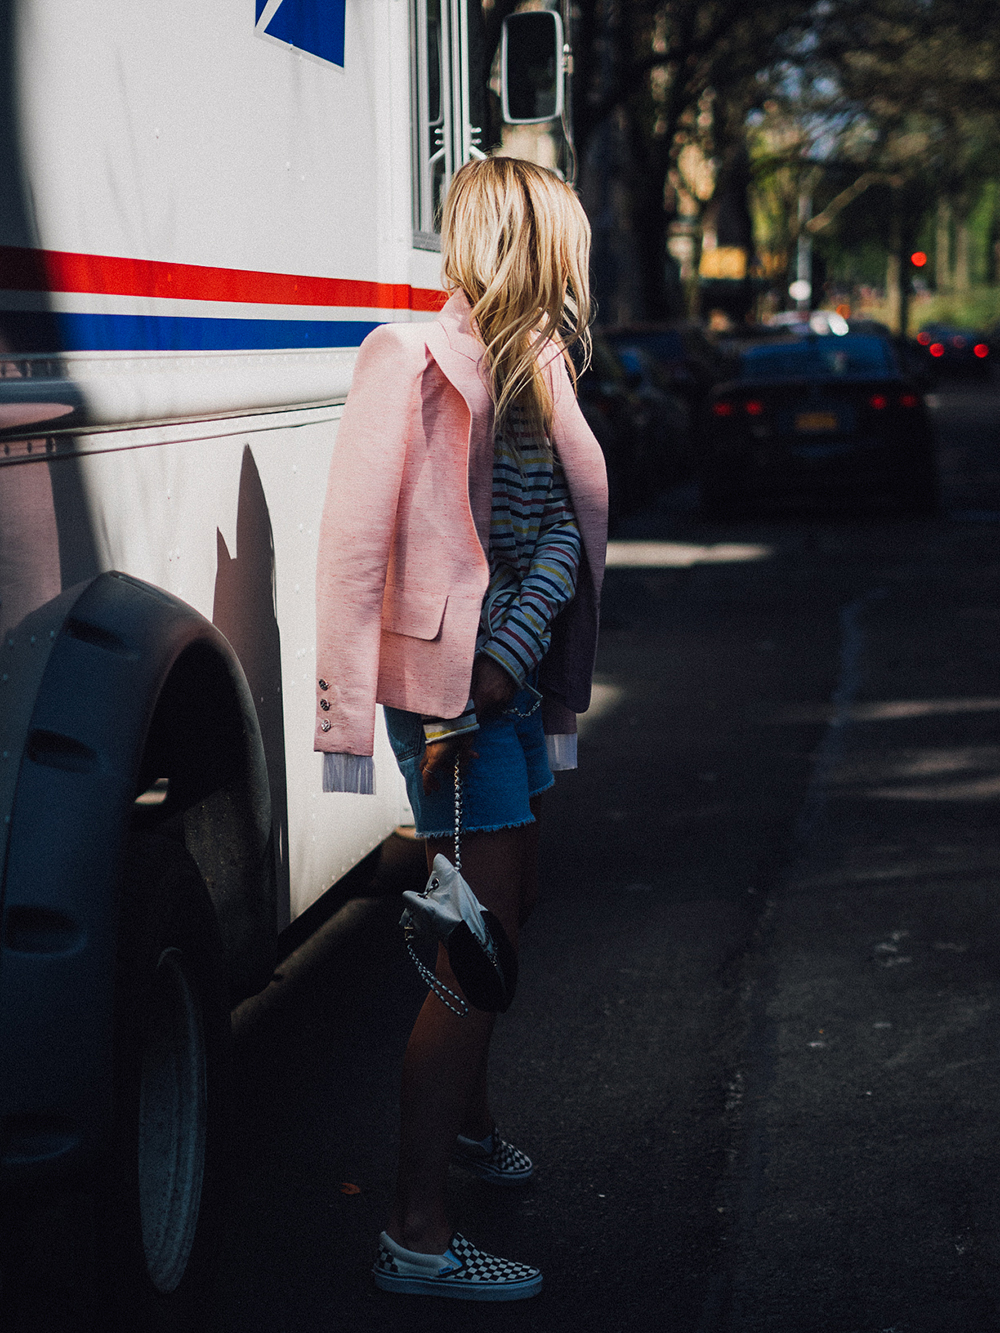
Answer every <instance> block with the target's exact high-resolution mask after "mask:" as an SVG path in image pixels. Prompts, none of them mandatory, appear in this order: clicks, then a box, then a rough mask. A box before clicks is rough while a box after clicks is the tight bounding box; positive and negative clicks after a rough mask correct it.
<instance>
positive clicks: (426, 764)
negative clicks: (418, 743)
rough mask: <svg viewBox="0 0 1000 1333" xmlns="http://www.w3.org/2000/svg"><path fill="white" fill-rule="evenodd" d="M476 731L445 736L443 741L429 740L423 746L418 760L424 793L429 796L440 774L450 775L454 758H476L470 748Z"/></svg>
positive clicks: (437, 782) (459, 759)
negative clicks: (421, 755)
mask: <svg viewBox="0 0 1000 1333" xmlns="http://www.w3.org/2000/svg"><path fill="white" fill-rule="evenodd" d="M475 735H476V733H475V732H474V731H467V732H464V733H463V734H462V735H460V736H447V737H445V739H444V740H443V741H431V742H430V743H429V744H428V745H425V746H424V757H423V759H421V761H420V777H421V780H422V782H423V784H424V794H425V795H427V796H429V795H430V793H431V792H432V791H437V789H438V788H439V787H440V785H441V774H442V773H443V774H444V775H445V777H446V778H448V777H450V776H451V774H452V773H453V772H454V770H455V760H456V759H457V760H458V761H459V762H460V763H465V762H467V761H468V760H469V759H474V758H477V757H478V756H477V754H476V751H475V750H474V749H473V748H472V746H473V743H474V741H475Z"/></svg>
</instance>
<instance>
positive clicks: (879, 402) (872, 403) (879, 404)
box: [868, 393, 889, 412]
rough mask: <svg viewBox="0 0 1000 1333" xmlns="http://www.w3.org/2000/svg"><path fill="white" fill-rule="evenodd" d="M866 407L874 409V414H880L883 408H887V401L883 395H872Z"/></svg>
mask: <svg viewBox="0 0 1000 1333" xmlns="http://www.w3.org/2000/svg"><path fill="white" fill-rule="evenodd" d="M868 406H869V407H874V409H875V411H876V412H881V411H882V410H883V409H884V408H886V407H888V406H889V400H888V398H886V396H885V394H884V393H873V394H872V396H871V397H870V398H869V399H868Z"/></svg>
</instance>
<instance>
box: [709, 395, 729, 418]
mask: <svg viewBox="0 0 1000 1333" xmlns="http://www.w3.org/2000/svg"><path fill="white" fill-rule="evenodd" d="M732 415H733V405H732V403H727V402H726V401H725V400H724V399H723V400H721V401H720V402H718V403H713V404H712V416H713V417H731V416H732Z"/></svg>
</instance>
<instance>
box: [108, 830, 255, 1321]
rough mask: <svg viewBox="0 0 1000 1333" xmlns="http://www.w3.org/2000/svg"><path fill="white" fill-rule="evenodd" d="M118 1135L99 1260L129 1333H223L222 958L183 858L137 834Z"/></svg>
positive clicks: (127, 913)
mask: <svg viewBox="0 0 1000 1333" xmlns="http://www.w3.org/2000/svg"><path fill="white" fill-rule="evenodd" d="M117 957H118V961H117V975H116V991H115V1031H114V1044H115V1050H114V1064H115V1087H114V1101H115V1117H114V1119H115V1123H114V1132H113V1139H112V1144H111V1147H110V1150H109V1158H108V1162H107V1169H106V1171H105V1172H103V1173H102V1180H101V1183H100V1187H99V1195H100V1202H99V1209H98V1216H99V1224H98V1248H99V1251H100V1252H101V1265H100V1266H101V1270H102V1273H103V1277H104V1283H105V1290H106V1293H107V1297H108V1304H109V1306H110V1311H109V1313H111V1312H112V1311H113V1313H114V1314H115V1315H116V1316H117V1320H118V1323H117V1327H118V1328H119V1329H120V1330H122V1333H125V1331H126V1330H127V1331H128V1333H132V1331H133V1330H139V1329H141V1330H143V1333H195V1330H202V1329H205V1330H207V1329H211V1328H215V1327H218V1321H217V1320H216V1319H215V1317H214V1303H215V1302H214V1297H215V1293H214V1282H213V1278H214V1269H215V1260H216V1250H217V1241H218V1237H219V1233H220V1230H221V1228H220V1221H221V1217H220V1214H221V1211H222V1206H223V1197H222V1196H223V1186H224V1151H225V1144H226V1137H227V1135H226V1119H227V1098H228V1082H229V1071H230V1063H231V1031H230V1019H229V1004H228V995H227V991H226V985H225V969H224V964H223V954H222V946H221V942H220V939H219V932H218V927H217V924H216V919H215V914H214V912H213V910H212V905H211V902H210V900H209V896H208V892H207V890H206V888H205V884H204V882H203V880H202V878H201V875H200V873H199V871H198V868H197V866H196V865H195V862H194V860H193V859H192V858H191V856H190V855H189V854H188V852H187V850H186V849H185V848H184V847H183V846H182V845H181V844H180V843H179V842H176V841H174V840H173V839H171V838H169V837H164V836H160V835H154V834H140V835H134V836H133V838H132V839H131V840H130V842H129V845H128V847H127V849H126V854H125V864H124V873H123V876H122V897H121V912H120V921H119V939H118V955H117Z"/></svg>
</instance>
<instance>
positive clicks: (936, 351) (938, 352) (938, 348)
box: [927, 343, 944, 356]
mask: <svg viewBox="0 0 1000 1333" xmlns="http://www.w3.org/2000/svg"><path fill="white" fill-rule="evenodd" d="M927 350H928V352H930V354H931V356H944V343H931V345H930V347H928V349H927Z"/></svg>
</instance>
